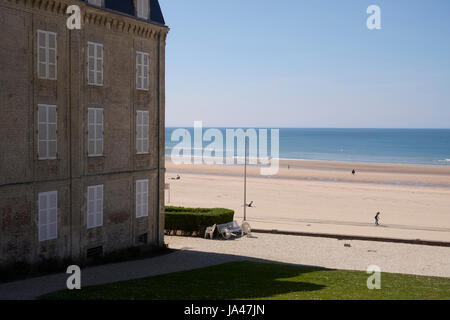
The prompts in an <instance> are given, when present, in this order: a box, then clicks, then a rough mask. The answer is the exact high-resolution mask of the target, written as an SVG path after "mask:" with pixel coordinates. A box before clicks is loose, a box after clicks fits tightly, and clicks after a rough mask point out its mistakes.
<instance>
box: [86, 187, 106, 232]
mask: <svg viewBox="0 0 450 320" xmlns="http://www.w3.org/2000/svg"><path fill="white" fill-rule="evenodd" d="M102 225H103V185H98V186H91V187H88V201H87V228H88V229H90V228H96V227H101V226H102Z"/></svg>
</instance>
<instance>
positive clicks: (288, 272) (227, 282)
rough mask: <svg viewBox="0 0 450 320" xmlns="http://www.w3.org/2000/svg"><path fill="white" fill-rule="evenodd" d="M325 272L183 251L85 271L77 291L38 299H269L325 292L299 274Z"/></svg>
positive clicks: (265, 261)
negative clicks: (286, 295)
mask: <svg viewBox="0 0 450 320" xmlns="http://www.w3.org/2000/svg"><path fill="white" fill-rule="evenodd" d="M326 270H328V271H329V270H330V269H325V268H319V267H312V266H304V265H296V264H287V263H280V262H276V261H271V260H266V259H257V258H252V257H246V256H238V255H230V254H221V253H210V252H200V251H195V250H188V248H186V249H185V250H177V251H175V252H174V253H171V254H168V255H165V256H161V257H157V258H152V259H145V260H135V261H128V262H122V263H118V264H111V265H105V266H99V267H93V268H87V269H85V270H83V272H82V273H83V283H82V289H81V290H72V291H69V290H64V291H59V292H56V293H51V294H48V295H45V296H43V297H41V298H43V299H50V300H53V299H76V300H78V299H92V300H97V299H101V300H105V299H106V300H111V299H120V300H130V299H133V300H166V299H167V300H169V299H170V300H231V299H267V298H269V299H270V298H271V297H274V296H278V295H284V294H289V293H301V292H311V291H318V290H322V289H324V288H325V287H326V286H325V285H323V284H317V283H314V282H313V281H311V282H308V281H306V282H305V281H303V280H302V275H305V274H308V273H312V272H322V271H326ZM105 275H108V276H105ZM111 282H113V283H111ZM105 283H109V284H105Z"/></svg>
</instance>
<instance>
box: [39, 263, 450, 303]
mask: <svg viewBox="0 0 450 320" xmlns="http://www.w3.org/2000/svg"><path fill="white" fill-rule="evenodd" d="M368 277H369V275H368V274H367V273H366V272H363V271H345V270H332V269H323V268H316V267H303V266H294V265H282V264H271V263H258V262H250V261H243V262H232V263H227V264H222V265H217V266H212V267H208V268H203V269H197V270H190V271H183V272H177V273H172V274H167V275H160V276H155V277H150V278H144V279H138V280H130V281H123V282H117V283H112V284H107V285H100V286H92V287H86V288H82V289H81V290H73V291H69V290H65V291H60V292H56V293H51V294H48V295H45V296H42V297H41V299H108V300H110V299H125V300H129V299H149V300H154V299H156V300H158V299H164V300H166V299H174V300H184V299H189V300H191V299H192V300H217V299H220V300H222V299H223V300H231V299H275V300H296V299H302V300H304V299H339V300H340V299H358V300H360V299H450V278H438V277H425V276H414V275H403V274H393V273H382V274H381V290H369V289H367V286H366V281H367V278H368Z"/></svg>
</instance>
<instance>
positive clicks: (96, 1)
mask: <svg viewBox="0 0 450 320" xmlns="http://www.w3.org/2000/svg"><path fill="white" fill-rule="evenodd" d="M88 3H89V4H92V5H93V6H96V7H101V6H102V0H88Z"/></svg>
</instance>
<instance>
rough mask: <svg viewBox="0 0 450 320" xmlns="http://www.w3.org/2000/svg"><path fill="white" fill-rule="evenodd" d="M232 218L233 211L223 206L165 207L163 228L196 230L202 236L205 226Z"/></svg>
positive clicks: (168, 229) (225, 221)
mask: <svg viewBox="0 0 450 320" xmlns="http://www.w3.org/2000/svg"><path fill="white" fill-rule="evenodd" d="M233 218H234V211H233V210H229V209H223V208H213V209H205V208H182V207H166V219H165V220H166V221H165V229H166V230H167V231H178V230H181V231H183V232H190V233H192V232H196V233H197V234H198V235H201V236H203V235H204V233H205V229H206V227H208V226H212V225H214V224H223V223H227V222H231V221H233Z"/></svg>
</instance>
